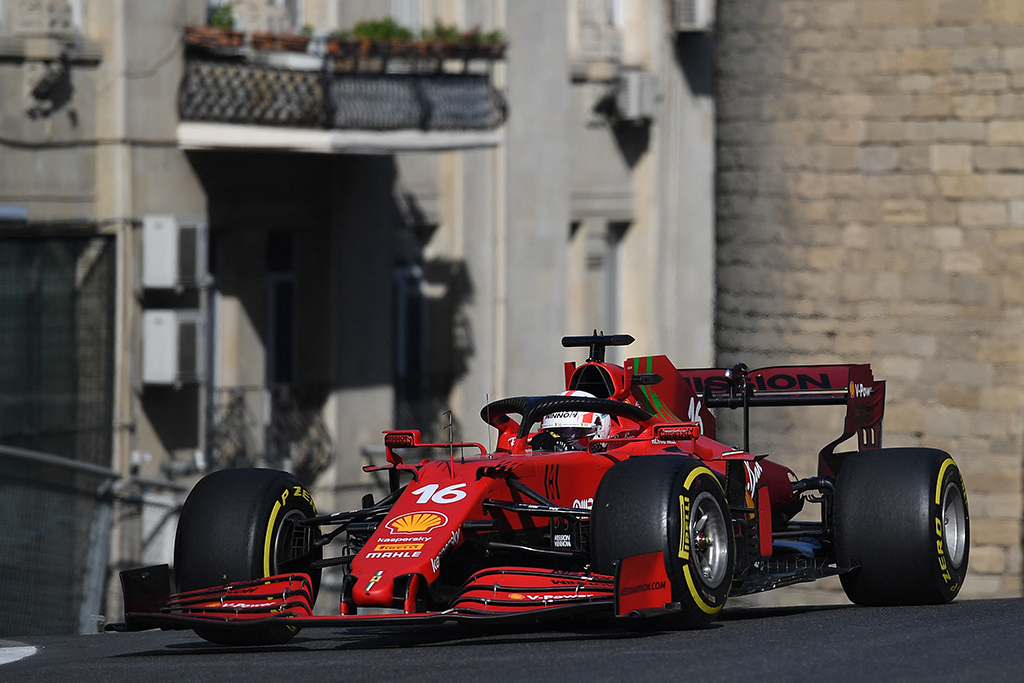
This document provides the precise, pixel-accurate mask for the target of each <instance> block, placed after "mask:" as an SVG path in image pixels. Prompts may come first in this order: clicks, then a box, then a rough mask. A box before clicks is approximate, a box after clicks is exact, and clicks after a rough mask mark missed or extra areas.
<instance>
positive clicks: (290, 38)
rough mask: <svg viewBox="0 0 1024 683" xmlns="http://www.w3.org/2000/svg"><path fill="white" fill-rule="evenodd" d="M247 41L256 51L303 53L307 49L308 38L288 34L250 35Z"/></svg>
mask: <svg viewBox="0 0 1024 683" xmlns="http://www.w3.org/2000/svg"><path fill="white" fill-rule="evenodd" d="M249 40H250V41H252V46H253V47H254V48H256V49H257V50H278V51H280V52H305V51H306V48H307V47H309V36H299V35H294V34H290V33H251V34H249Z"/></svg>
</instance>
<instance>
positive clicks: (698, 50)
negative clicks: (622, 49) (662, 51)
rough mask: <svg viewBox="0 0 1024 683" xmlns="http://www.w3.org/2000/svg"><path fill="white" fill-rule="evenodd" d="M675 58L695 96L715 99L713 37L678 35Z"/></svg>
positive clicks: (706, 35)
mask: <svg viewBox="0 0 1024 683" xmlns="http://www.w3.org/2000/svg"><path fill="white" fill-rule="evenodd" d="M675 56H676V62H678V63H679V68H680V69H682V71H683V75H684V76H685V77H686V83H687V84H688V85H689V86H690V92H691V93H693V96H694V97H713V96H714V94H715V78H714V73H715V60H714V43H713V41H712V40H711V36H710V35H709V34H707V33H677V34H676V44H675Z"/></svg>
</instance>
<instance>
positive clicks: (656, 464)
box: [590, 455, 735, 628]
mask: <svg viewBox="0 0 1024 683" xmlns="http://www.w3.org/2000/svg"><path fill="white" fill-rule="evenodd" d="M729 520H730V517H729V508H728V506H727V505H726V502H725V494H724V493H723V491H722V486H721V484H720V483H719V481H718V478H717V477H716V476H715V474H714V473H713V472H712V471H711V470H710V469H708V468H707V466H706V465H704V464H703V463H701V462H700V461H698V460H695V459H694V458H688V457H683V456H679V457H677V456H672V455H652V456H645V457H640V458H632V459H630V460H625V461H623V462H620V463H618V464H617V465H615V466H613V467H612V468H611V469H610V470H608V472H607V473H606V474H605V475H604V477H603V478H602V479H601V483H600V485H599V486H598V488H597V493H596V494H595V496H594V508H593V516H592V517H591V523H590V524H591V526H590V538H591V547H592V549H593V566H594V571H596V572H598V573H601V574H614V573H615V562H617V561H619V560H621V559H622V558H624V557H630V556H633V555H642V554H646V553H652V552H661V553H662V554H663V555H664V558H665V569H666V572H667V574H668V578H669V582H670V583H671V586H672V600H673V602H674V603H676V606H677V609H676V610H675V611H674V612H672V613H670V614H668V615H666V616H663V617H657V618H654V619H650V620H644V621H645V622H647V621H649V622H650V623H637V624H630V625H631V626H637V627H645V628H646V627H652V628H661V627H667V628H701V627H703V626H706V625H707V624H709V623H710V622H711V621H712V620H713V619H714V618H715V617H716V616H717V615H718V612H719V611H720V610H721V609H722V606H723V605H724V604H725V600H726V597H727V596H728V594H729V586H730V584H731V583H732V569H733V558H734V552H735V551H734V541H733V535H732V524H731V522H730V521H729ZM681 547H682V552H680V550H681Z"/></svg>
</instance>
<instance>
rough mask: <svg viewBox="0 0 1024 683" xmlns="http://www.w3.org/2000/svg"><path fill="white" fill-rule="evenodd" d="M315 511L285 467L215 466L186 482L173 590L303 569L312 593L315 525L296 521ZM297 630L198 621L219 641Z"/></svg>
mask: <svg viewBox="0 0 1024 683" xmlns="http://www.w3.org/2000/svg"><path fill="white" fill-rule="evenodd" d="M315 516H316V506H315V505H314V504H313V498H312V496H310V495H309V492H308V491H307V490H306V489H305V487H303V486H302V484H300V483H299V481H298V480H297V479H296V478H295V477H293V476H292V475H291V474H288V473H287V472H279V471H276V470H264V469H238V470H221V471H219V472H213V473H212V474H208V475H207V476H205V477H203V478H202V479H201V480H200V481H199V483H197V484H196V485H195V487H193V489H192V491H191V493H189V495H188V498H187V499H186V500H185V505H184V506H183V507H182V510H181V517H180V518H179V520H178V530H177V534H176V536H175V540H174V569H175V575H176V578H177V583H178V590H179V591H181V592H185V591H191V590H198V589H201V588H211V587H214V586H223V585H225V584H228V583H233V582H239V581H249V580H252V579H260V578H263V577H264V576H273V575H275V574H287V573H290V572H296V573H298V572H301V573H304V574H307V575H309V578H310V582H311V584H312V587H313V599H314V600H315V599H316V595H317V592H318V591H319V589H320V573H321V570H320V569H314V568H313V567H311V566H310V564H311V563H312V562H313V561H314V560H318V559H320V558H321V556H322V550H321V549H320V548H317V547H316V546H315V545H314V542H315V541H316V539H317V538H318V537H319V529H318V528H317V527H310V526H305V525H302V524H301V523H300V522H301V521H302V520H304V519H309V518H312V517H315ZM298 631H299V629H297V628H295V627H292V626H287V625H285V624H272V625H270V626H265V627H255V628H251V629H237V628H230V629H229V628H221V629H218V628H216V627H202V628H196V629H195V632H196V633H197V634H198V635H199V636H200V637H202V638H205V639H206V640H209V641H211V642H214V643H220V644H224V645H271V644H279V643H284V642H287V641H288V640H290V639H291V638H292V637H294V636H295V634H296V633H298Z"/></svg>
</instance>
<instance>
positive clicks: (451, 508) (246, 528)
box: [115, 333, 970, 644]
mask: <svg viewBox="0 0 1024 683" xmlns="http://www.w3.org/2000/svg"><path fill="white" fill-rule="evenodd" d="M630 342H632V338H631V337H629V336H626V335H598V334H596V333H595V334H594V335H593V336H587V337H566V338H564V339H563V340H562V343H563V345H565V346H585V347H589V350H590V357H589V359H588V360H587V362H585V363H583V364H582V365H579V366H577V365H575V364H573V363H568V364H567V365H566V372H565V378H566V388H567V391H566V392H565V393H564V394H561V395H557V396H524V397H518V398H508V399H503V400H499V401H495V402H493V403H490V404H488V405H487V406H485V407H484V408H483V410H482V411H481V417H482V418H483V419H484V420H485V421H486V422H487V423H488V424H490V425H491V426H492V427H494V428H495V429H496V430H497V446H496V447H495V448H494V449H493V451H489V450H488V449H487V448H485V447H484V446H482V445H480V444H475V443H445V444H428V443H422V441H421V437H420V434H419V432H417V431H413V430H406V431H388V432H385V436H384V443H385V445H386V447H387V465H384V466H383V467H377V468H367V469H378V470H384V471H386V472H387V474H388V476H389V479H390V489H391V492H390V494H389V495H387V496H386V497H385V498H383V499H382V500H380V501H379V502H373V500H372V497H371V496H367V497H366V498H365V499H364V507H363V509H360V510H354V511H350V512H339V513H333V514H323V513H322V512H318V511H317V509H316V507H315V505H314V503H313V499H312V497H311V496H310V494H309V492H308V491H307V490H306V489H305V488H304V487H303V486H302V485H301V484H300V483H299V482H298V481H297V480H296V479H295V478H294V477H292V476H291V475H289V474H287V473H285V472H278V471H272V470H262V469H249V470H224V471H220V472H214V473H212V474H210V475H208V476H206V477H205V478H203V479H202V480H201V481H200V482H199V483H198V484H197V485H196V486H195V488H194V489H193V490H192V492H191V493H190V495H189V497H188V499H187V501H186V502H185V505H184V507H183V509H182V512H181V518H180V521H179V523H178V530H177V538H176V543H175V551H174V562H175V574H176V582H177V590H178V592H177V593H174V594H172V593H171V587H170V570H169V568H168V567H167V565H160V566H155V567H144V568H140V569H133V570H129V571H126V572H122V574H121V581H122V587H123V590H124V598H125V611H126V619H125V623H124V624H119V625H117V626H116V627H115V629H120V630H139V629H146V628H152V627H160V628H165V629H166V628H172V629H173V628H179V629H180V628H190V629H194V630H195V632H196V633H197V634H199V635H200V636H202V637H203V638H206V639H207V640H210V641H213V642H218V643H226V644H268V643H282V642H285V641H287V640H288V639H289V638H291V637H292V636H294V635H295V633H297V632H298V630H299V629H300V628H303V627H312V626H331V627H338V626H341V625H345V624H350V625H380V624H416V623H427V622H437V621H446V620H458V621H470V620H492V621H493V620H516V619H518V620H540V619H553V618H558V617H563V616H568V615H574V616H576V615H591V616H606V617H613V616H614V617H618V618H621V619H622V620H623V622H624V623H625V624H626V625H630V626H641V625H643V626H651V625H654V626H656V627H659V628H660V627H674V628H695V627H700V626H703V625H706V624H707V623H709V622H710V621H711V620H712V619H714V617H715V615H716V614H717V613H718V612H719V611H720V610H721V609H722V606H723V605H724V604H725V601H726V599H727V597H729V596H737V595H746V594H750V593H756V592H760V591H765V590H770V589H773V588H778V587H782V586H786V585H790V584H794V583H798V582H804V581H813V580H815V579H818V578H821V577H825V576H830V575H836V574H838V575H840V578H841V581H842V585H843V588H844V590H845V591H846V594H847V595H848V596H849V598H850V599H851V600H852V601H853V602H856V603H860V604H868V605H882V604H922V603H942V602H947V601H949V600H952V599H953V598H954V597H955V596H956V595H957V593H958V592H959V590H960V587H961V585H962V584H963V580H964V576H965V574H966V571H967V560H968V553H969V546H970V527H969V516H968V507H967V497H966V492H965V489H964V484H963V480H962V479H961V476H960V472H959V470H958V469H957V466H956V464H955V463H954V462H953V459H952V458H951V457H950V456H949V455H948V454H946V453H944V452H942V451H939V450H934V449H926V448H896V449H882V448H881V432H882V410H883V405H884V392H885V383H884V382H881V381H876V380H875V379H874V378H873V377H872V374H871V369H870V367H869V366H867V365H823V366H811V367H775V368H763V369H760V370H754V371H748V370H747V368H746V367H744V366H743V365H736V366H734V367H732V368H730V369H729V370H718V369H702V370H679V369H676V368H675V367H674V366H673V365H672V363H671V362H670V361H669V359H668V358H666V357H665V356H649V357H640V358H631V359H629V360H627V361H626V362H625V363H624V364H623V365H622V366H619V365H615V364H612V363H607V362H605V360H604V358H605V350H606V347H608V346H610V345H625V344H628V343H630ZM793 405H845V406H846V420H845V426H844V430H843V433H842V434H841V435H840V436H839V438H837V439H836V440H835V441H833V442H832V443H830V444H828V445H827V446H825V447H824V448H823V449H822V450H821V452H820V454H819V457H818V471H817V473H816V474H815V476H811V477H807V478H797V477H796V476H795V475H794V474H793V472H792V471H791V470H789V469H788V468H786V467H784V466H782V465H779V464H777V463H774V462H772V461H771V460H769V459H767V457H765V456H761V455H755V454H753V453H750V452H749V446H746V444H745V447H744V448H743V449H739V448H734V447H730V446H726V445H724V444H722V443H719V442H718V441H716V440H715V435H716V431H715V418H714V416H713V415H712V414H711V412H710V411H709V409H710V408H735V409H741V410H742V411H743V416H744V439H745V441H747V440H748V439H747V436H748V435H747V429H748V425H749V421H748V419H747V418H748V416H749V411H750V410H751V409H752V408H755V407H759V406H793ZM851 439H855V440H856V444H857V450H856V451H849V452H836V450H835V449H836V447H837V446H838V445H839V444H841V443H843V442H844V441H847V440H851ZM425 448H433V449H435V452H436V450H437V449H443V454H444V457H443V458H440V459H425V460H416V461H414V462H407V461H406V460H407V457H408V456H409V455H412V454H413V453H415V451H416V449H425ZM420 455H422V453H421V454H420ZM805 501H810V502H813V503H816V504H818V505H820V517H817V518H816V517H815V516H812V518H811V521H795V520H794V517H795V516H796V515H797V513H798V512H799V511H800V510H801V508H802V506H803V505H804V503H805ZM332 542H340V545H341V546H342V547H341V551H340V552H339V553H336V554H335V555H334V556H332V557H324V552H323V549H324V547H325V546H327V545H328V544H330V543H332ZM339 564H340V565H345V566H347V568H348V569H347V573H346V574H345V578H344V582H343V586H342V590H341V599H340V609H339V612H340V614H336V615H333V616H322V615H314V613H313V604H314V602H315V600H316V597H317V592H318V589H319V584H320V575H321V570H322V569H323V568H324V567H327V566H332V565H339Z"/></svg>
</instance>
